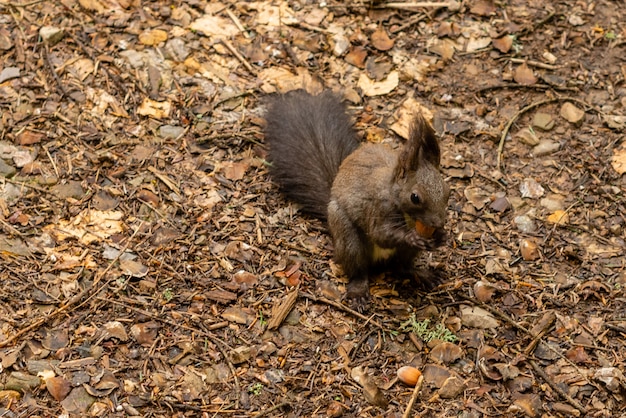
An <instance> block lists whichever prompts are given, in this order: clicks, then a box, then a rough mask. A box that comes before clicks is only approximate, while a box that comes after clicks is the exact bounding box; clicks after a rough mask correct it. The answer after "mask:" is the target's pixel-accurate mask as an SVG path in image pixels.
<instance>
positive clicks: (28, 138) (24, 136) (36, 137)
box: [17, 129, 45, 145]
mask: <svg viewBox="0 0 626 418" xmlns="http://www.w3.org/2000/svg"><path fill="white" fill-rule="evenodd" d="M44 137H45V135H44V134H42V133H40V132H33V131H31V130H28V129H27V130H25V131H23V132H22V133H21V134H20V135H19V136H18V138H17V141H18V143H19V144H20V145H32V144H38V143H40V142H41V140H42V138H44Z"/></svg>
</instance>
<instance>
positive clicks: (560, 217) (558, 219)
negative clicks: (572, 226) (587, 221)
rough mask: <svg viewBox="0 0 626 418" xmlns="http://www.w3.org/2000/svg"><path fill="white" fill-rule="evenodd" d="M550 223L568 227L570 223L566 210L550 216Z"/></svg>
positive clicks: (555, 212)
mask: <svg viewBox="0 0 626 418" xmlns="http://www.w3.org/2000/svg"><path fill="white" fill-rule="evenodd" d="M548 222H550V223H553V224H557V225H567V224H568V223H569V215H568V214H567V212H565V211H564V210H557V211H554V213H552V214H551V215H550V216H548Z"/></svg>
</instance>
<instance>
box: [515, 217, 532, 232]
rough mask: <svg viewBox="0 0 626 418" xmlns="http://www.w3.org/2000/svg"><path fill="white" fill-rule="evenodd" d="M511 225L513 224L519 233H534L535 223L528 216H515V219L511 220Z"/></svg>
mask: <svg viewBox="0 0 626 418" xmlns="http://www.w3.org/2000/svg"><path fill="white" fill-rule="evenodd" d="M513 223H515V226H517V229H518V230H519V231H520V232H524V233H526V234H529V233H532V232H535V223H534V222H533V220H532V219H531V218H530V216H528V215H520V216H516V217H515V219H513Z"/></svg>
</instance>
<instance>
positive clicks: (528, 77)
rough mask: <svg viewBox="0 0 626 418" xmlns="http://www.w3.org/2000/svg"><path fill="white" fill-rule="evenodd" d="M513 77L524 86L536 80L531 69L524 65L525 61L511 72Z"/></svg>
mask: <svg viewBox="0 0 626 418" xmlns="http://www.w3.org/2000/svg"><path fill="white" fill-rule="evenodd" d="M513 79H514V80H515V81H516V82H517V83H519V84H523V85H525V86H529V85H532V84H535V83H536V82H537V77H535V75H534V74H533V70H531V69H530V67H529V66H528V65H526V63H523V64H522V65H520V66H519V67H517V68H516V69H515V72H514V73H513Z"/></svg>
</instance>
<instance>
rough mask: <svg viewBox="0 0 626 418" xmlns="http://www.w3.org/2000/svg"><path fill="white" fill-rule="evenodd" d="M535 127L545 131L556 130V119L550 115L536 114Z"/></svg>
mask: <svg viewBox="0 0 626 418" xmlns="http://www.w3.org/2000/svg"><path fill="white" fill-rule="evenodd" d="M533 126H534V127H536V128H539V129H541V130H543V131H549V130H550V129H552V128H554V117H552V115H551V114H549V113H540V112H539V113H535V116H534V117H533ZM535 145H536V144H535Z"/></svg>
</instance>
